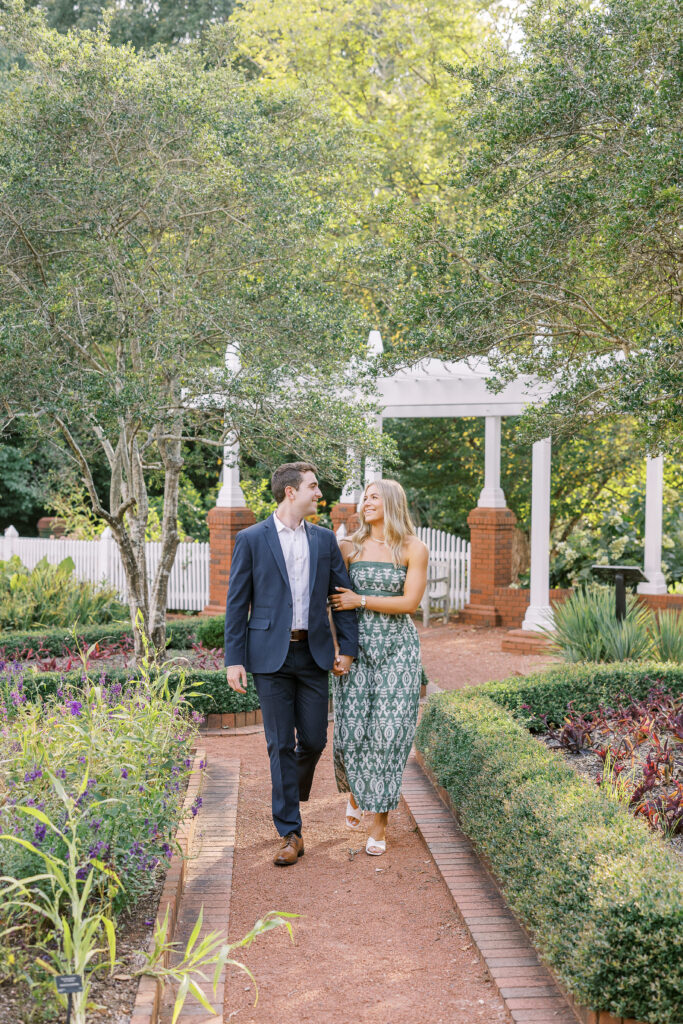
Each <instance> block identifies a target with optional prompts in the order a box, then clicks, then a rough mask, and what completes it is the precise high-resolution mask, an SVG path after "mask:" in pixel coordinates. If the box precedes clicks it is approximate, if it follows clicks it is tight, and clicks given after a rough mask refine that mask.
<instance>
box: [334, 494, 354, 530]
mask: <svg viewBox="0 0 683 1024" xmlns="http://www.w3.org/2000/svg"><path fill="white" fill-rule="evenodd" d="M330 519H331V520H332V526H333V527H334V531H335V533H336V532H337V530H338V529H339V527H340V526H341V524H342V523H343V524H344V526H345V527H346V532H347V534H349V533H353V532H354V531H355V530H357V529H358V527H359V526H360V520H359V519H358V510H357V508H356V505H355V504H354V503H353V502H349V501H338V502H337V504H336V505H333V506H332V508H331V509H330Z"/></svg>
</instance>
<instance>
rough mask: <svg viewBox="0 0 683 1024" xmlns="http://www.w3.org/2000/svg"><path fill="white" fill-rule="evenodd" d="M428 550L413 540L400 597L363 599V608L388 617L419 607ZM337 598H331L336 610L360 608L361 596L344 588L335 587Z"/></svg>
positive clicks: (425, 581) (411, 611)
mask: <svg viewBox="0 0 683 1024" xmlns="http://www.w3.org/2000/svg"><path fill="white" fill-rule="evenodd" d="M428 564H429V549H428V548H427V545H426V544H423V543H422V541H419V540H417V539H416V540H414V541H412V543H411V544H410V547H409V549H408V558H407V566H408V572H407V573H406V581H405V585H404V587H403V594H402V596H401V597H375V596H368V597H366V598H365V607H366V608H369V609H370V611H373V612H386V613H388V614H389V615H405V614H406V612H407V613H408V614H409V615H411V614H412V613H413V612H416V611H417V609H418V608H419V607H420V601H421V600H422V595H423V594H424V592H425V588H426V586H427V566H428ZM336 590H337V591H338V594H337V597H334V598H332V601H333V602H334V605H335V607H336V608H338V609H346V608H360V602H361V595H360V594H357V593H356V592H355V591H353V590H346V589H345V588H344V587H337V588H336Z"/></svg>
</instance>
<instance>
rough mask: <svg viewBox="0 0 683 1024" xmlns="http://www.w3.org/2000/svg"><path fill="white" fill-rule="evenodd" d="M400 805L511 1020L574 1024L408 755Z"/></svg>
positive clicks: (473, 855) (467, 843) (469, 846)
mask: <svg viewBox="0 0 683 1024" xmlns="http://www.w3.org/2000/svg"><path fill="white" fill-rule="evenodd" d="M403 799H404V800H405V802H406V805H407V807H408V811H409V813H410V816H411V817H412V819H413V821H414V822H415V826H416V827H417V829H418V831H419V833H420V835H421V836H422V838H423V839H424V841H425V843H426V844H427V847H428V848H429V852H430V853H431V855H432V856H433V858H434V860H435V861H436V865H437V867H438V869H439V871H440V872H441V875H442V877H443V880H444V882H445V883H446V885H447V887H448V889H449V890H450V893H451V896H452V897H453V901H454V903H455V905H456V907H457V908H458V910H459V911H460V914H461V915H462V918H463V920H464V922H465V925H466V927H467V929H468V931H469V933H470V935H471V937H472V941H473V943H474V944H475V945H476V946H477V947H478V949H479V953H480V955H481V957H482V959H483V961H484V963H485V964H486V966H487V968H488V970H489V973H490V974H491V978H492V979H493V982H494V984H495V985H496V987H497V988H498V991H499V992H500V995H501V998H502V999H503V1000H504V1002H505V1006H506V1008H507V1010H508V1012H509V1014H510V1016H511V1017H512V1019H513V1020H514V1021H515V1022H520V1024H522V1022H524V1024H527V1022H532V1021H533V1022H534V1024H577V1018H576V1016H575V1015H574V1013H573V1011H572V1010H571V1009H570V1007H569V1005H568V1003H567V1001H566V1000H565V998H564V996H563V995H562V993H561V992H560V990H559V989H558V988H557V985H556V984H555V981H554V980H553V978H552V976H551V975H550V973H549V972H548V970H547V968H546V967H544V966H543V964H542V963H541V961H540V959H539V957H538V954H537V953H536V951H535V949H534V948H533V946H532V945H531V943H530V942H529V939H528V938H527V936H526V934H525V933H524V932H523V931H522V929H521V928H520V926H519V924H518V923H517V921H516V919H515V917H514V915H513V914H512V912H511V910H510V909H509V907H508V906H507V904H506V903H505V901H504V900H503V898H502V896H501V895H500V893H499V892H498V889H497V888H496V886H495V885H494V883H493V881H492V879H491V877H490V876H489V874H488V872H487V871H486V869H485V868H484V866H483V865H482V863H481V861H480V859H479V857H478V855H477V853H476V852H475V850H474V847H473V846H472V844H471V842H470V840H469V839H468V838H467V836H466V835H465V834H464V832H462V830H461V829H460V827H459V826H458V824H457V822H456V821H455V818H454V817H453V815H452V814H451V812H450V811H449V810H448V808H447V807H445V806H444V804H443V803H442V801H441V800H440V799H439V797H438V796H437V793H436V791H435V789H434V787H433V786H432V785H431V783H430V781H429V779H428V778H427V776H426V775H425V773H424V772H423V771H422V768H421V767H420V765H419V763H418V761H417V759H416V757H415V755H414V754H412V755H411V757H410V759H409V761H408V764H407V766H406V770H405V774H404V776H403Z"/></svg>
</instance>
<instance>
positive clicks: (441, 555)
mask: <svg viewBox="0 0 683 1024" xmlns="http://www.w3.org/2000/svg"><path fill="white" fill-rule="evenodd" d="M416 532H417V535H418V537H419V538H420V540H421V541H424V543H425V544H426V545H427V547H428V548H429V562H430V566H431V565H437V564H439V563H441V564H443V563H447V564H448V565H449V566H450V579H451V586H450V591H451V592H450V611H452V612H455V611H459V610H460V609H461V608H464V606H465V605H466V604H467V603H468V602H469V599H470V542H469V541H468V540H463V539H462V537H456V536H455V534H454V533H446V531H445V530H433V529H432V528H431V527H430V526H419V527H418V528H417V531H416Z"/></svg>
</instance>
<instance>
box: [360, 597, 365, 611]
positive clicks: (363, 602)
mask: <svg viewBox="0 0 683 1024" xmlns="http://www.w3.org/2000/svg"><path fill="white" fill-rule="evenodd" d="M365 605H366V600H365V594H361V595H360V606H361V608H362V609H363V611H365Z"/></svg>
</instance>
